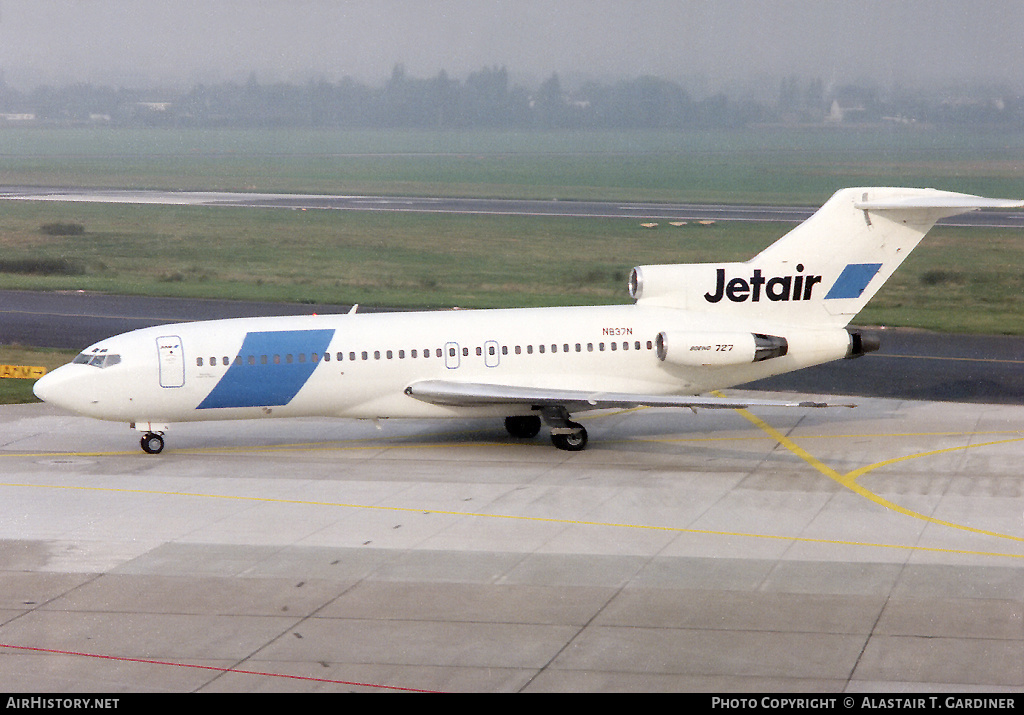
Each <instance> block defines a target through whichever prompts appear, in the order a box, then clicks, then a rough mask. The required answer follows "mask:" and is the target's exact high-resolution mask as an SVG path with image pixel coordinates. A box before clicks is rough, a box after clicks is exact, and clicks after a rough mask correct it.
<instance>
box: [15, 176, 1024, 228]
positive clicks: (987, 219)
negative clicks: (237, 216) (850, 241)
mask: <svg viewBox="0 0 1024 715" xmlns="http://www.w3.org/2000/svg"><path fill="white" fill-rule="evenodd" d="M5 199H6V200H12V201H70V202H78V201H81V202H92V203H122V204H164V205H178V206H246V207H251V208H278V209H281V208H287V209H293V210H311V209H324V210H336V211H385V212H410V213H456V214H458V213H461V214H490V215H514V216H565V217H574V218H623V219H629V218H631V219H637V220H644V221H651V220H666V221H668V220H673V221H756V222H765V221H780V222H785V223H793V224H796V223H799V222H801V221H804V220H805V219H807V218H808V217H810V216H811V214H813V213H814V212H815V211H817V210H818V208H819V207H818V206H774V205H761V204H707V203H655V202H621V201H620V202H615V201H575V200H559V199H551V200H536V199H533V200H531V199H486V198H462V197H429V196H338V195H326V194H268V193H246V192H226V191H158V190H136V189H88V188H69V187H35V186H2V185H0V200H5ZM936 225H938V226H988V227H998V228H1024V212H1022V211H1020V210H1014V211H975V212H972V213H968V214H961V215H959V216H953V217H951V218H948V219H943V220H942V221H939V222H938V224H936Z"/></svg>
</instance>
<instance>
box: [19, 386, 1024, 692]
mask: <svg viewBox="0 0 1024 715" xmlns="http://www.w3.org/2000/svg"><path fill="white" fill-rule="evenodd" d="M858 403H859V407H857V408H856V409H854V410H846V409H843V410H808V411H802V410H761V411H758V412H757V414H756V415H755V414H751V413H749V412H745V411H735V412H734V411H729V412H720V411H715V410H712V411H704V412H701V413H700V414H699V415H696V416H695V415H693V414H691V413H690V412H689V411H682V410H655V409H648V410H634V411H628V412H615V413H611V414H606V415H603V416H599V417H594V418H591V419H588V420H587V428H588V430H589V431H590V434H591V447H590V449H588V450H587V451H585V452H580V453H567V452H562V451H559V450H556V449H553V448H552V447H551V445H550V444H549V443H548V442H547V441H546V440H542V439H536V440H529V441H526V442H518V441H515V440H513V439H512V438H510V437H507V436H506V435H504V434H503V432H502V430H501V428H500V426H499V425H495V424H491V423H489V422H477V421H459V422H443V421H434V422H426V421H409V422H402V421H388V422H385V423H384V424H383V426H382V429H381V430H377V429H376V428H375V427H374V426H373V425H372V424H367V423H362V422H354V421H343V420H322V419H315V420H314V419H309V420H275V421H263V422H250V423H209V424H202V425H175V426H173V427H172V430H171V431H170V432H169V433H168V448H167V449H166V450H165V451H164V453H163V454H161V455H159V456H155V457H154V456H148V455H145V454H143V453H142V452H141V451H139V449H138V445H137V438H138V436H137V434H136V433H134V432H132V431H130V430H129V429H128V428H127V427H126V426H124V425H119V424H110V423H102V422H97V421H93V420H89V419H86V418H79V417H73V416H70V415H68V414H66V413H62V412H60V411H58V410H56V409H55V408H52V407H50V406H47V405H41V404H37V405H22V406H4V407H0V435H2V444H0V471H2V475H3V476H2V477H0V498H2V503H3V504H4V507H3V514H4V518H3V519H2V520H0V583H2V588H0V594H2V596H0V599H2V600H0V690H3V691H6V692H42V691H46V692H79V693H85V692H107V693H117V692H139V691H161V692H184V691H189V692H191V691H201V692H221V691H246V692H270V691H295V692H306V691H318V692H330V691H375V692H380V691H391V690H399V691H405V690H414V691H421V690H422V691H487V692H509V691H516V692H541V691H599V692H610V691H699V692H706V693H707V692H710V693H726V692H736V691H742V692H774V691H790V692H794V691H795V692H807V693H810V692H822V693H840V692H846V693H852V692H904V693H906V692H913V691H925V692H937V691H943V692H945V691H949V692H956V691H967V692H971V693H978V692H1017V691H1019V690H1020V688H1021V687H1024V671H1022V669H1021V667H1020V663H1021V662H1024V621H1022V619H1021V613H1022V611H1024V599H1022V596H1021V594H1022V593H1024V570H1022V569H1021V568H1020V564H1021V559H1022V558H1024V519H1022V517H1024V496H1022V490H1024V483H1022V482H1024V477H1022V476H1021V473H1020V469H1019V465H1020V463H1021V461H1022V459H1024V408H1022V407H1020V406H1014V405H990V404H949V403H934V402H923V401H921V402H918V401H902V400H890V399H877V398H865V399H860V400H858Z"/></svg>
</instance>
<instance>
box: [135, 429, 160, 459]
mask: <svg viewBox="0 0 1024 715" xmlns="http://www.w3.org/2000/svg"><path fill="white" fill-rule="evenodd" d="M139 444H140V445H141V446H142V451H143V452H145V453H146V454H160V452H162V451H163V449H164V436H163V433H160V432H147V433H146V434H144V435H142V440H141V441H140V442H139Z"/></svg>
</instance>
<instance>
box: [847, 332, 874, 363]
mask: <svg viewBox="0 0 1024 715" xmlns="http://www.w3.org/2000/svg"><path fill="white" fill-rule="evenodd" d="M846 332H848V333H849V334H850V348H849V350H847V351H846V359H847V360H852V359H853V358H859V357H861V356H862V355H866V354H867V353H873V352H875V351H876V350H878V348H880V347H882V341H881V340H880V339H879V337H878V336H877V335H875V334H874V333H865V332H862V331H860V330H857V329H856V328H847V329H846Z"/></svg>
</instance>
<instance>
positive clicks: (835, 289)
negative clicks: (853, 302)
mask: <svg viewBox="0 0 1024 715" xmlns="http://www.w3.org/2000/svg"><path fill="white" fill-rule="evenodd" d="M881 267H882V264H881V263H851V264H849V265H847V266H846V268H844V269H843V272H842V273H840V274H839V279H838V280H836V282H835V285H833V286H832V289H831V290H829V292H828V295H826V296H825V300H831V299H833V298H860V294H861V293H863V292H864V289H865V288H867V287H868V283H870V282H871V279H872V278H874V277H875V274H876V273H878V269H879V268H881Z"/></svg>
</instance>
